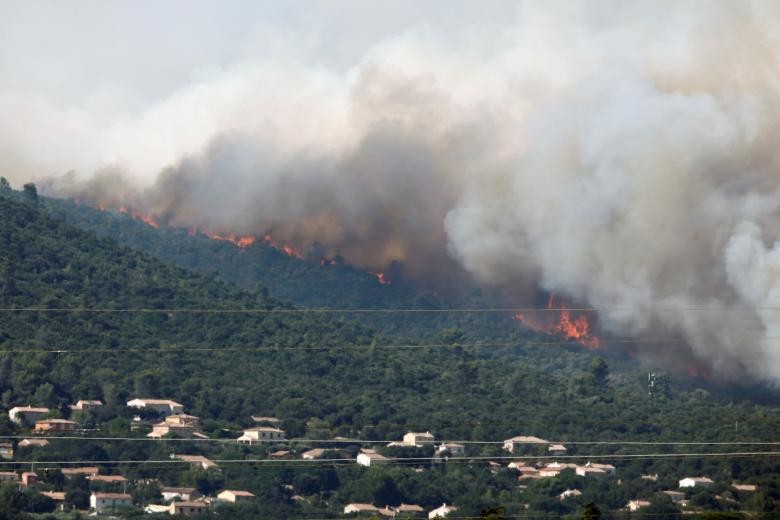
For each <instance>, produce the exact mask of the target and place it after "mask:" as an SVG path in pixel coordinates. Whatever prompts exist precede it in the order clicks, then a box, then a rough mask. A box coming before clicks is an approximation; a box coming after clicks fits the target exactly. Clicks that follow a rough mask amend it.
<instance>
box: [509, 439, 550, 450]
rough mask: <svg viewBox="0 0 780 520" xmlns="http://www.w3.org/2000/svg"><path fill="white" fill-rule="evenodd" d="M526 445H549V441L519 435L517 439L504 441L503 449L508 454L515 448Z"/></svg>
mask: <svg viewBox="0 0 780 520" xmlns="http://www.w3.org/2000/svg"><path fill="white" fill-rule="evenodd" d="M527 444H550V443H549V441H546V440H544V439H540V438H539V437H534V436H529V435H519V436H517V437H512V438H511V439H507V440H505V441H504V449H505V450H506V451H508V452H509V453H512V452H514V451H515V448H519V447H521V446H524V445H527Z"/></svg>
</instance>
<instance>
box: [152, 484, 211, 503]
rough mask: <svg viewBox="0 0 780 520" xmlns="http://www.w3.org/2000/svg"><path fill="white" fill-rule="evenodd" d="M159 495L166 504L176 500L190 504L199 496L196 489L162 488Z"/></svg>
mask: <svg viewBox="0 0 780 520" xmlns="http://www.w3.org/2000/svg"><path fill="white" fill-rule="evenodd" d="M160 494H161V495H162V497H163V499H164V500H165V501H166V502H169V501H171V500H176V499H178V500H181V501H184V502H192V501H193V500H195V499H197V498H200V496H201V495H200V492H199V491H198V490H197V489H195V488H190V487H163V488H160Z"/></svg>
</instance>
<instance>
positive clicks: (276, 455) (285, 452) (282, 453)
mask: <svg viewBox="0 0 780 520" xmlns="http://www.w3.org/2000/svg"><path fill="white" fill-rule="evenodd" d="M289 456H290V450H277V451H275V452H273V453H271V458H272V459H283V458H285V457H289Z"/></svg>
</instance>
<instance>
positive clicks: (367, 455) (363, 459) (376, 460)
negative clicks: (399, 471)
mask: <svg viewBox="0 0 780 520" xmlns="http://www.w3.org/2000/svg"><path fill="white" fill-rule="evenodd" d="M389 460H390V459H388V458H387V457H385V456H384V455H380V454H379V453H377V452H376V451H375V450H371V449H368V448H366V449H363V450H361V451H360V453H358V455H357V463H358V464H360V465H361V466H366V467H370V466H371V465H372V464H386V463H387V462H389Z"/></svg>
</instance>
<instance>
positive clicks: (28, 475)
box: [22, 471, 38, 487]
mask: <svg viewBox="0 0 780 520" xmlns="http://www.w3.org/2000/svg"><path fill="white" fill-rule="evenodd" d="M36 484H38V474H37V473H35V472H34V471H25V472H24V473H22V486H24V487H33V486H35V485H36Z"/></svg>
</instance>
